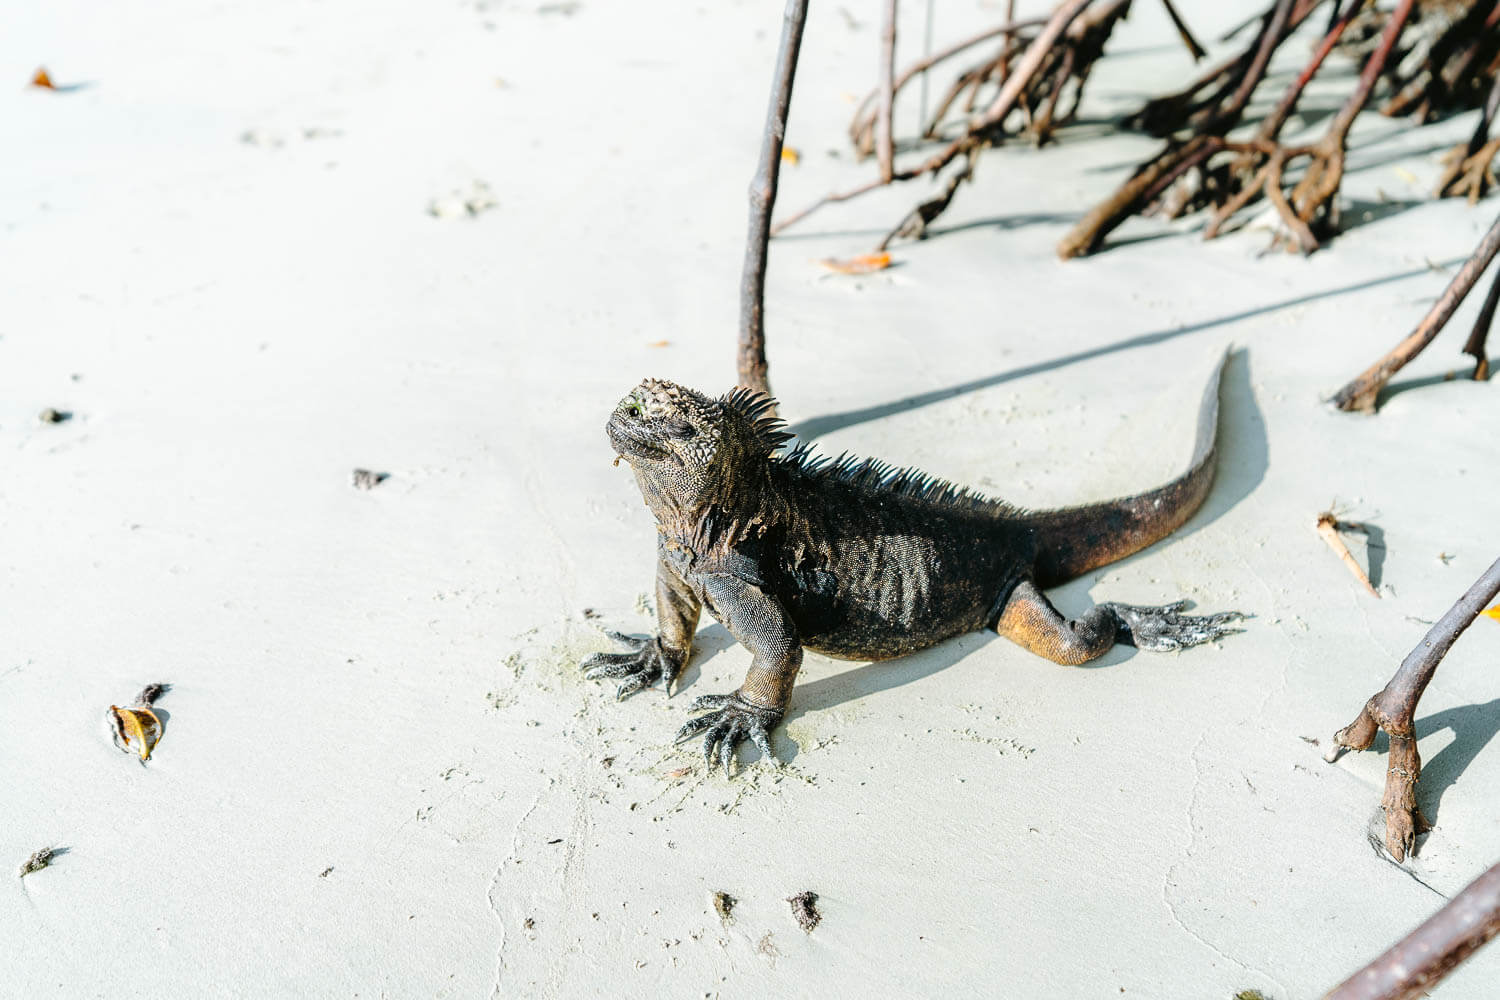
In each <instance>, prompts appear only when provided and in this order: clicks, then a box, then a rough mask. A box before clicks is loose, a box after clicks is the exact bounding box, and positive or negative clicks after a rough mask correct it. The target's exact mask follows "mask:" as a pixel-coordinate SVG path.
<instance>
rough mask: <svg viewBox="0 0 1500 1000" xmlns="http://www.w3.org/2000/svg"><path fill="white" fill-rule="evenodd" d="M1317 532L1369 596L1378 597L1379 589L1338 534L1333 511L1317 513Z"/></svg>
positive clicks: (1337, 523)
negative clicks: (1373, 584)
mask: <svg viewBox="0 0 1500 1000" xmlns="http://www.w3.org/2000/svg"><path fill="white" fill-rule="evenodd" d="M1318 534H1319V535H1321V536H1322V538H1323V541H1325V542H1327V543H1328V547H1329V548H1330V549H1332V550H1333V552H1334V555H1336V556H1338V557H1339V561H1340V562H1342V563H1343V564H1344V566H1345V567H1347V568H1348V570H1349V572H1350V573H1352V574H1354V579H1356V580H1358V581H1359V582H1360V584H1361V585H1362V586H1363V587H1364V588H1365V590H1367V591H1369V592H1370V596H1371V597H1375V598H1379V597H1380V591H1378V590H1376V589H1375V588H1374V587H1372V586H1371V585H1370V578H1369V576H1368V575H1366V573H1365V568H1364V567H1363V566H1361V565H1360V564H1359V563H1358V562H1357V561H1355V558H1354V553H1352V552H1350V551H1349V546H1348V545H1347V544H1345V542H1344V538H1343V536H1342V535H1340V534H1339V520H1338V518H1337V517H1335V516H1334V514H1333V511H1331V510H1328V511H1324V512H1323V513H1321V514H1319V515H1318Z"/></svg>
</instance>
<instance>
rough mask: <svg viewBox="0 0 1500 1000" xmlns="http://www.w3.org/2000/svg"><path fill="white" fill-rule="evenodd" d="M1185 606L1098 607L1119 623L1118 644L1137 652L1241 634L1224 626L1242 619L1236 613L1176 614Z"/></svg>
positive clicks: (1179, 604)
mask: <svg viewBox="0 0 1500 1000" xmlns="http://www.w3.org/2000/svg"><path fill="white" fill-rule="evenodd" d="M1187 606H1188V602H1187V601H1177V602H1175V603H1172V604H1163V605H1161V606H1159V607H1154V608H1150V607H1144V608H1143V607H1137V606H1135V605H1133V604H1116V603H1114V602H1113V601H1111V602H1109V603H1106V604H1101V605H1100V607H1103V608H1108V609H1109V610H1110V611H1111V612H1112V613H1113V614H1114V616H1115V618H1116V620H1118V621H1119V623H1120V625H1119V638H1120V641H1122V642H1129V643H1132V644H1133V645H1135V646H1136V648H1138V649H1149V650H1151V651H1153V652H1157V653H1162V652H1167V651H1169V650H1173V649H1183V648H1185V647H1187V646H1196V645H1198V644H1199V643H1204V642H1212V641H1213V640H1215V639H1218V638H1220V637H1221V636H1226V635H1233V634H1234V633H1236V632H1243V631H1244V629H1239V628H1226V627H1225V626H1226V625H1227V624H1228V623H1229V622H1237V621H1241V620H1243V619H1244V618H1245V616H1244V615H1243V614H1241V613H1240V612H1238V611H1224V612H1221V613H1220V614H1217V615H1180V614H1178V612H1179V611H1182V610H1183V609H1184V608H1186V607H1187Z"/></svg>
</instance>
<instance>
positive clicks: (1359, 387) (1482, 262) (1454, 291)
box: [1329, 218, 1500, 413]
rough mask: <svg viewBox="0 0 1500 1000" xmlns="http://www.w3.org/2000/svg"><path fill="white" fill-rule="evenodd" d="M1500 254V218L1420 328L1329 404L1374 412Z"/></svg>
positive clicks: (1450, 283) (1418, 325) (1362, 373)
mask: <svg viewBox="0 0 1500 1000" xmlns="http://www.w3.org/2000/svg"><path fill="white" fill-rule="evenodd" d="M1497 251H1500V218H1497V219H1495V221H1494V222H1493V223H1492V224H1491V225H1490V228H1489V232H1487V233H1485V234H1484V239H1482V240H1480V242H1479V247H1478V248H1477V249H1476V250H1475V251H1474V255H1473V256H1472V257H1470V258H1469V259H1468V260H1467V261H1465V262H1464V266H1463V267H1461V268H1459V269H1458V273H1457V274H1455V275H1454V276H1453V280H1452V281H1450V282H1449V283H1448V287H1447V288H1446V289H1444V290H1443V294H1442V295H1441V296H1440V297H1439V298H1438V300H1437V302H1436V303H1434V304H1433V306H1432V309H1431V311H1429V312H1428V313H1427V315H1426V316H1424V317H1422V322H1420V323H1418V324H1417V328H1416V329H1415V330H1413V331H1412V332H1411V333H1410V334H1408V335H1407V337H1406V339H1405V340H1403V341H1401V343H1399V344H1397V345H1396V346H1395V347H1393V348H1392V349H1391V351H1390V353H1388V354H1387V355H1386V356H1385V357H1383V358H1381V359H1380V360H1379V361H1377V362H1375V363H1374V364H1373V365H1371V366H1370V367H1369V368H1367V369H1365V370H1364V371H1363V372H1361V373H1360V374H1359V376H1358V377H1356V378H1355V379H1354V380H1353V381H1351V382H1350V383H1349V384H1348V385H1346V386H1344V387H1343V388H1342V389H1340V390H1339V391H1338V392H1336V393H1334V394H1333V398H1331V399H1330V400H1329V402H1330V403H1332V404H1333V405H1334V406H1335V407H1337V408H1338V409H1340V410H1350V411H1352V410H1358V411H1360V412H1362V413H1374V412H1375V397H1376V396H1377V395H1379V393H1380V390H1381V389H1383V388H1385V384H1386V383H1387V382H1389V381H1390V380H1391V376H1392V375H1394V374H1396V373H1397V372H1398V371H1400V370H1401V369H1402V368H1403V367H1404V366H1405V365H1406V363H1407V362H1408V361H1410V360H1411V359H1412V358H1414V357H1416V356H1417V355H1418V354H1420V353H1421V352H1422V348H1424V347H1426V346H1427V345H1428V344H1430V343H1432V338H1434V337H1436V336H1437V335H1438V334H1439V333H1440V332H1442V329H1443V326H1444V324H1446V323H1447V322H1448V320H1449V318H1450V317H1451V316H1452V315H1453V312H1454V310H1456V309H1457V308H1458V306H1459V303H1461V302H1463V300H1464V296H1466V295H1468V294H1469V290H1470V289H1472V288H1473V287H1474V284H1475V282H1477V281H1478V280H1479V276H1480V275H1481V274H1483V273H1484V269H1485V268H1487V267H1489V265H1490V261H1492V260H1494V259H1495V253H1496V252H1497Z"/></svg>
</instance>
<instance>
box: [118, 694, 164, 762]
mask: <svg viewBox="0 0 1500 1000" xmlns="http://www.w3.org/2000/svg"><path fill="white" fill-rule="evenodd" d="M109 711H110V715H111V716H112V717H113V718H114V723H115V735H116V737H117V738H118V739H119V740H120V741H123V746H122V749H125V750H134V751H135V752H136V753H137V754H140V757H141V760H143V761H146V760H150V759H151V751H152V750H153V749H155V748H156V744H157V743H159V742H160V741H161V720H160V719H158V718H157V717H156V713H155V712H153V711H151V709H149V708H147V707H146V706H144V705H137V706H135V707H134V708H121V707H120V706H118V705H111V706H109Z"/></svg>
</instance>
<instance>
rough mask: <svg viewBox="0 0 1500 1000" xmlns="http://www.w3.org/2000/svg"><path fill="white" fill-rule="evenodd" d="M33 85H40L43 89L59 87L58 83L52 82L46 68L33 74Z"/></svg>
mask: <svg viewBox="0 0 1500 1000" xmlns="http://www.w3.org/2000/svg"><path fill="white" fill-rule="evenodd" d="M31 85H32V86H33V87H40V88H41V89H43V90H56V89H57V85H56V84H55V83H53V82H52V77H51V76H49V75H48V74H47V71H46V70H45V69H38V70H37V71H36V72H35V73H33V74H31Z"/></svg>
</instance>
